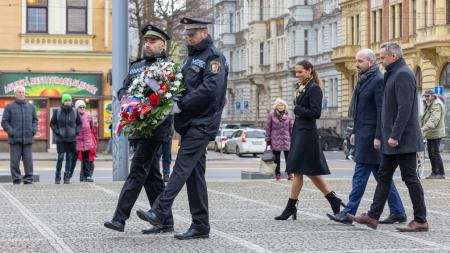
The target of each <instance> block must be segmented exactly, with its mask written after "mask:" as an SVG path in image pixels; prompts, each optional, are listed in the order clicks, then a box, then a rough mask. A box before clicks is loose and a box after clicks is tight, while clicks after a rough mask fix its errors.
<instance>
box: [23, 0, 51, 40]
mask: <svg viewBox="0 0 450 253" xmlns="http://www.w3.org/2000/svg"><path fill="white" fill-rule="evenodd" d="M47 20H48V3H47V0H34V1H30V0H29V1H27V32H28V33H46V32H47Z"/></svg>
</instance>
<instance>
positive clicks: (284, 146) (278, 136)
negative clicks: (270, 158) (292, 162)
mask: <svg viewBox="0 0 450 253" xmlns="http://www.w3.org/2000/svg"><path fill="white" fill-rule="evenodd" d="M273 109H274V110H273V112H270V113H269V115H268V116H267V122H266V143H267V145H269V146H271V148H272V151H273V153H274V155H275V163H276V165H277V167H276V168H275V178H276V180H277V181H279V180H280V179H281V172H280V163H281V160H280V156H281V152H284V159H285V160H286V163H287V159H288V155H289V149H290V146H291V135H292V126H293V124H294V119H293V118H292V116H291V115H290V114H289V112H288V105H287V103H286V102H285V101H284V100H282V99H276V100H275V103H274V105H273ZM292 178H293V175H292V174H288V180H292Z"/></svg>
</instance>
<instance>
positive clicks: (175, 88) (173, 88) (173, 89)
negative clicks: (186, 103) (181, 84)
mask: <svg viewBox="0 0 450 253" xmlns="http://www.w3.org/2000/svg"><path fill="white" fill-rule="evenodd" d="M170 90H171V91H177V90H178V89H177V87H174V86H172V88H170Z"/></svg>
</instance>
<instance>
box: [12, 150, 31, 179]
mask: <svg viewBox="0 0 450 253" xmlns="http://www.w3.org/2000/svg"><path fill="white" fill-rule="evenodd" d="M31 145H32V144H21V143H19V144H10V145H9V148H10V153H9V155H10V161H11V167H10V170H11V177H12V180H13V182H14V183H20V182H21V181H22V178H21V173H20V160H21V159H22V160H23V167H24V170H25V176H23V181H24V182H27V183H28V182H33V151H32V149H31Z"/></svg>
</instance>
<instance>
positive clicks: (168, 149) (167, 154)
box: [156, 138, 172, 175]
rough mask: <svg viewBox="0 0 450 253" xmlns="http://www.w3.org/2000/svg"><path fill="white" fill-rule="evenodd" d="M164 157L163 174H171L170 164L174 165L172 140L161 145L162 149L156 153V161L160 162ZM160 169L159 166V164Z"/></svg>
mask: <svg viewBox="0 0 450 253" xmlns="http://www.w3.org/2000/svg"><path fill="white" fill-rule="evenodd" d="M161 157H162V162H163V169H162V171H163V174H164V175H169V174H170V163H172V138H170V139H169V140H167V141H164V142H163V143H162V145H161V148H160V149H159V150H158V152H157V153H156V160H157V161H158V162H159V160H161ZM158 167H159V164H158Z"/></svg>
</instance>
